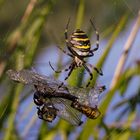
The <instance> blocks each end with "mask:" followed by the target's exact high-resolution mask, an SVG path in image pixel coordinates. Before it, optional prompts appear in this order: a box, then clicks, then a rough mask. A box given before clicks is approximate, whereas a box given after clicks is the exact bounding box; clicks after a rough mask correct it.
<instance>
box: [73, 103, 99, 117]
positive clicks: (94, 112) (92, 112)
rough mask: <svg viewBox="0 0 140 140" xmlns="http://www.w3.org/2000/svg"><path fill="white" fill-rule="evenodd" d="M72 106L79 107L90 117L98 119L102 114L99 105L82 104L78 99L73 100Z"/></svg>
mask: <svg viewBox="0 0 140 140" xmlns="http://www.w3.org/2000/svg"><path fill="white" fill-rule="evenodd" d="M71 106H72V107H73V108H75V109H77V110H78V111H80V112H82V113H83V114H85V115H86V116H87V117H88V118H90V119H97V118H98V117H99V116H100V114H101V112H100V111H99V110H98V108H97V106H95V107H94V108H93V107H90V106H87V105H84V104H80V103H79V102H77V101H75V102H72V104H71Z"/></svg>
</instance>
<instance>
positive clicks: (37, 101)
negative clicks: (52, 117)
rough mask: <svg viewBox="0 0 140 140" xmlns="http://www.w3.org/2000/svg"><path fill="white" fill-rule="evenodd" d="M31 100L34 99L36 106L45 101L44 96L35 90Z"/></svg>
mask: <svg viewBox="0 0 140 140" xmlns="http://www.w3.org/2000/svg"><path fill="white" fill-rule="evenodd" d="M33 100H34V103H35V104H36V105H37V106H42V105H43V104H44V102H45V98H44V97H43V95H41V93H40V92H35V93H34V95H33Z"/></svg>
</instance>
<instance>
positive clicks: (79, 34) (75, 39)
mask: <svg viewBox="0 0 140 140" xmlns="http://www.w3.org/2000/svg"><path fill="white" fill-rule="evenodd" d="M70 43H71V47H72V48H71V49H72V50H73V51H75V52H76V53H77V54H78V55H79V56H86V55H88V54H89V51H90V47H91V45H90V40H89V38H88V36H87V35H86V33H85V32H84V31H82V30H80V29H76V30H75V31H74V32H73V33H72V35H71V38H70Z"/></svg>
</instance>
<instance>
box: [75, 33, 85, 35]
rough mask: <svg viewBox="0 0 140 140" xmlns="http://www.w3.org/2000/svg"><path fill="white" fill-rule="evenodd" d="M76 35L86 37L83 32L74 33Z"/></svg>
mask: <svg viewBox="0 0 140 140" xmlns="http://www.w3.org/2000/svg"><path fill="white" fill-rule="evenodd" d="M74 35H85V33H84V32H81V33H79V32H74Z"/></svg>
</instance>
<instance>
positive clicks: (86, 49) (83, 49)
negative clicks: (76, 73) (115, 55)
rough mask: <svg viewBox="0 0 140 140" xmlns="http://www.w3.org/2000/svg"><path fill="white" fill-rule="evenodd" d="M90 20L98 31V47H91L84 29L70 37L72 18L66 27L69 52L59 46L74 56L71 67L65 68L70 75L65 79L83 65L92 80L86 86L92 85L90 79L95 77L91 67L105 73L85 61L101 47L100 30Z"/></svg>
mask: <svg viewBox="0 0 140 140" xmlns="http://www.w3.org/2000/svg"><path fill="white" fill-rule="evenodd" d="M90 22H91V25H92V27H93V29H94V31H95V33H96V37H97V40H96V47H95V48H94V49H91V43H90V40H89V38H88V36H87V34H86V33H85V32H84V31H82V30H81V29H76V30H75V31H74V32H73V33H72V34H71V35H70V37H68V26H69V23H70V18H69V20H68V23H67V25H66V28H65V33H64V35H65V42H66V46H67V48H68V50H69V52H66V51H65V50H63V49H62V48H60V47H59V46H58V48H59V49H60V50H61V51H62V52H63V53H65V54H66V55H68V56H70V57H71V58H72V62H71V64H70V65H69V67H68V68H66V69H64V71H69V72H68V75H67V76H66V77H65V79H64V80H67V79H68V78H69V77H70V75H71V73H72V71H73V70H74V69H75V68H77V67H82V66H83V67H84V68H85V70H86V71H87V72H88V73H89V75H90V80H89V82H88V83H87V85H86V87H88V86H89V85H90V81H91V80H92V79H93V74H92V72H91V70H90V69H89V67H91V68H94V70H95V71H96V72H97V73H98V74H100V75H103V73H102V71H101V70H98V69H97V68H96V67H94V66H93V65H91V64H88V63H87V62H86V61H85V58H87V57H92V56H93V55H94V52H95V51H97V50H98V48H99V33H98V31H97V29H96V27H95V25H94V23H93V21H92V20H91V19H90ZM49 65H50V67H51V68H52V69H53V70H54V71H55V72H56V73H61V72H62V70H60V71H57V70H55V69H54V68H53V66H52V65H51V63H50V62H49ZM63 84H64V83H62V84H61V85H60V86H59V87H61V86H62V85H63Z"/></svg>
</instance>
